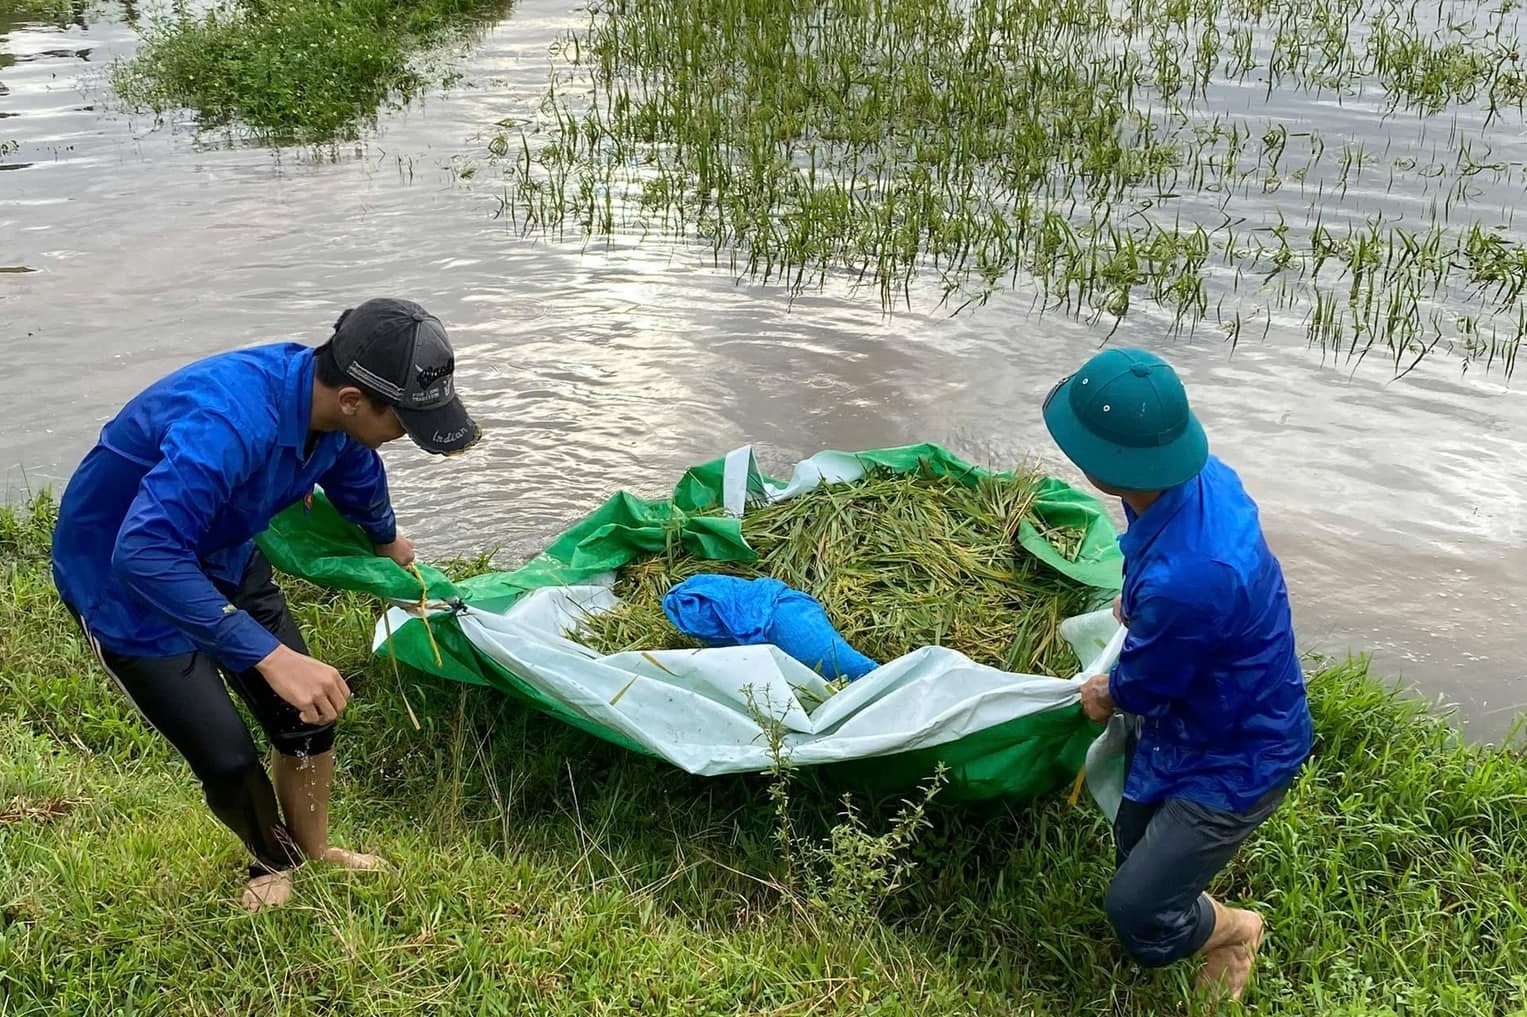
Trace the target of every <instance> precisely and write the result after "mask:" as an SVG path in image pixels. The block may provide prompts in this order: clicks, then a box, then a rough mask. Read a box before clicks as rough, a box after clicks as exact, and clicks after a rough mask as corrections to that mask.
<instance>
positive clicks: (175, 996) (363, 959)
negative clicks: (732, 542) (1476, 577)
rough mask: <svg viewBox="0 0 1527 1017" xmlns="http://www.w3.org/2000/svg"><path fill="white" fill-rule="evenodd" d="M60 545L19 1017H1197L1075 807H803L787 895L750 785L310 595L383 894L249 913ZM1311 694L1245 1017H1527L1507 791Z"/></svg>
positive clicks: (29, 815) (44, 582)
mask: <svg viewBox="0 0 1527 1017" xmlns="http://www.w3.org/2000/svg"><path fill="white" fill-rule="evenodd" d="M50 525H51V514H50V512H49V510H48V509H47V506H46V505H45V504H41V505H39V506H37V507H36V508H35V509H32V510H23V511H20V512H15V511H6V512H3V513H0V707H3V708H0V716H3V718H4V719H3V720H0V986H3V996H0V998H3V999H4V1006H3V1010H4V1012H5V1013H6V1014H8V1015H12V1014H14V1015H21V1014H42V1013H49V1014H51V1013H69V1014H77V1015H88V1014H104V1013H108V1012H109V1013H122V1012H132V1013H138V1014H160V1013H163V1014H171V1013H174V1014H208V1015H211V1014H226V1013H264V1014H340V1013H344V1014H414V1013H420V1014H422V1013H461V1014H474V1015H475V1014H567V1015H573V1014H577V1015H585V1014H617V1013H632V1014H634V1013H638V1012H640V1013H646V1014H675V1015H678V1014H686V1015H698V1014H743V1013H747V1014H760V1013H771V1014H845V1015H847V1014H853V1015H864V1014H887V1015H889V1014H939V1015H946V1014H950V1015H952V1014H993V1015H995V1014H1003V1015H1013V1014H1034V1015H1046V1017H1051V1015H1053V1017H1061V1015H1073V1014H1147V1013H1149V1014H1170V1013H1178V1012H1183V1010H1182V1006H1181V1001H1182V1000H1183V998H1184V994H1183V990H1184V985H1185V983H1186V981H1187V979H1188V978H1189V977H1190V975H1191V971H1190V969H1187V968H1185V967H1179V968H1177V969H1173V970H1169V971H1167V972H1162V973H1143V972H1138V971H1136V970H1135V969H1134V968H1133V967H1132V966H1131V965H1129V964H1128V963H1127V962H1125V961H1123V960H1121V958H1120V955H1119V952H1118V950H1117V949H1116V947H1115V946H1114V945H1113V943H1112V941H1111V939H1110V937H1109V935H1108V930H1107V926H1106V922H1105V920H1104V916H1103V914H1102V911H1101V899H1102V891H1103V888H1104V886H1105V885H1106V881H1107V879H1108V875H1109V871H1110V865H1109V852H1110V841H1109V838H1108V834H1107V830H1106V827H1105V825H1104V824H1103V823H1102V822H1100V820H1099V819H1098V818H1097V816H1096V815H1095V814H1094V812H1093V811H1091V810H1090V809H1088V808H1070V807H1067V805H1066V804H1065V802H1064V801H1061V800H1049V801H1044V802H1040V803H1037V804H1034V805H1024V806H1014V807H1000V808H985V809H960V810H954V809H946V808H940V807H939V805H938V802H937V798H936V797H935V799H934V802H933V805H932V806H931V807H930V808H929V810H928V812H927V815H926V819H927V825H926V826H924V827H919V828H916V830H915V836H914V837H913V838H912V840H911V843H910V845H908V846H906V847H905V848H904V849H903V850H900V851H898V852H895V853H894V854H893V855H892V856H891V857H890V858H889V859H887V858H881V859H880V861H879V862H876V861H875V859H876V857H877V852H878V851H879V849H881V848H885V847H893V846H894V845H893V844H891V843H890V842H889V841H888V840H887V839H886V838H884V837H882V834H883V833H884V832H885V831H886V829H887V826H888V821H889V817H890V816H892V815H893V814H894V812H895V811H896V810H895V807H894V803H891V804H885V805H876V804H874V803H859V805H860V809H861V815H862V817H863V818H862V825H861V826H855V825H854V824H852V823H843V822H842V821H841V817H840V816H839V815H838V810H839V808H840V804H839V803H838V802H836V801H834V800H832V799H830V798H828V797H824V796H823V795H822V794H821V793H819V792H818V791H816V790H814V789H812V788H811V787H809V786H805V785H795V786H793V787H792V788H791V800H790V803H789V809H790V815H791V817H792V820H793V821H794V825H795V828H796V832H797V836H798V837H800V838H801V840H799V841H797V842H796V844H797V847H800V846H802V845H806V846H809V845H811V844H818V845H820V844H823V843H826V842H827V841H826V838H827V837H829V836H833V837H834V838H835V839H834V840H833V841H832V843H833V844H834V845H835V850H836V852H837V854H836V857H837V858H838V860H839V864H837V865H836V866H833V865H829V864H826V863H825V862H824V861H823V859H822V858H821V857H820V856H813V855H812V854H811V853H810V852H809V851H807V852H805V854H804V855H803V857H805V858H806V859H807V861H808V863H809V864H808V867H807V868H806V869H805V870H803V871H804V872H807V873H814V874H815V876H816V877H817V878H814V879H808V878H805V877H804V876H803V875H802V873H801V871H798V872H797V874H796V875H795V876H794V877H792V876H790V875H789V874H788V873H787V872H786V870H785V869H784V867H783V866H782V865H781V863H780V862H779V858H780V848H779V844H778V842H777V840H776V839H775V833H776V828H777V822H776V818H775V813H774V807H773V804H772V802H771V799H770V796H769V793H768V787H767V781H766V780H765V779H763V778H759V779H718V780H699V779H692V778H688V777H686V776H684V775H682V774H679V773H677V772H675V771H673V770H672V769H671V768H668V767H666V766H664V765H662V764H658V763H655V762H652V761H649V760H644V759H640V758H637V757H634V756H632V755H630V754H627V753H624V752H622V751H620V750H617V749H614V748H612V747H609V746H607V745H605V744H603V743H601V742H598V741H595V740H592V739H590V738H587V737H585V736H582V735H580V734H578V733H576V732H574V731H571V730H570V729H567V728H565V727H564V726H562V725H558V724H555V723H552V722H550V721H547V720H545V719H543V718H541V717H539V716H538V715H535V714H529V713H526V712H524V711H522V710H520V709H518V708H515V707H513V706H511V705H509V704H507V703H506V702H504V701H503V700H502V699H501V698H500V697H497V696H495V695H493V694H491V693H489V692H486V691H484V690H473V689H465V690H464V689H458V688H454V687H446V686H444V685H443V684H441V683H437V682H434V681H431V680H427V679H419V678H416V677H412V676H409V675H406V674H405V675H402V676H399V675H395V674H394V673H393V672H392V671H391V669H390V668H388V667H386V666H376V665H374V664H373V663H372V662H371V661H369V660H368V659H367V657H366V655H365V653H364V649H365V647H366V645H367V640H368V637H369V634H370V631H371V620H372V618H373V617H374V615H373V613H372V608H371V606H370V605H368V604H365V603H363V602H360V601H358V600H355V599H352V598H349V597H336V596H331V595H325V594H321V593H319V592H318V591H315V590H312V589H308V588H300V587H294V589H295V590H296V591H297V604H298V611H299V615H300V618H301V620H302V622H303V624H304V626H305V627H306V628H307V629H308V631H309V632H310V633H311V634H312V636H313V638H314V641H315V644H316V646H317V648H318V650H319V652H320V653H321V654H323V655H324V656H326V657H327V658H328V659H330V660H332V661H333V662H334V663H335V664H336V666H338V667H340V668H341V670H342V671H344V672H345V673H346V674H347V675H349V676H351V678H352V680H353V682H354V684H355V687H356V690H357V692H356V698H355V700H354V701H353V703H352V705H351V708H350V710H349V711H348V712H347V713H346V715H345V717H344V719H343V721H342V725H341V731H342V735H341V738H342V742H341V744H342V751H343V753H344V756H345V760H346V765H345V768H344V771H343V774H342V779H341V782H340V785H339V787H338V788H337V791H336V808H335V823H336V829H337V839H339V838H342V842H344V843H353V844H356V845H359V846H362V847H365V848H368V849H374V850H377V851H379V852H381V853H382V854H384V855H385V856H386V857H388V858H389V859H390V860H392V861H393V862H394V863H395V864H396V865H397V866H398V871H397V872H394V873H389V874H380V875H378V874H364V875H361V874H344V873H338V872H332V871H321V870H317V869H312V870H309V871H304V872H302V873H300V874H299V879H298V887H297V889H298V894H299V901H300V903H299V904H298V905H297V906H296V907H293V908H291V909H288V910H285V911H281V912H273V913H269V914H264V915H258V916H248V915H245V914H243V913H242V912H240V911H239V910H238V909H237V907H236V905H235V904H234V903H233V901H234V899H235V896H236V891H237V887H238V883H237V879H238V872H239V856H238V853H237V851H236V850H235V847H234V844H233V843H232V840H231V837H229V836H227V835H225V834H224V833H223V832H222V831H221V829H220V828H219V827H217V826H216V824H215V823H214V822H213V820H212V819H211V818H210V817H209V816H208V815H207V814H206V811H205V809H204V807H203V806H202V805H201V803H200V801H199V798H198V795H197V794H196V792H195V791H194V790H193V788H192V786H191V784H190V783H189V782H188V779H187V774H186V771H185V769H184V767H183V765H182V764H180V763H179V762H178V761H177V760H175V759H173V757H172V756H171V755H170V754H169V753H168V752H167V751H166V749H165V748H164V747H163V746H162V745H161V743H160V742H159V741H157V740H156V739H155V738H154V737H153V736H152V735H150V734H149V733H147V732H146V731H145V730H144V729H143V728H142V726H141V725H140V724H138V723H137V722H136V721H135V720H133V719H132V718H131V716H130V715H129V714H128V712H127V711H126V710H125V709H124V707H123V704H122V701H121V699H120V697H119V695H118V694H116V693H115V692H114V691H113V690H112V689H111V688H110V687H109V685H108V683H107V682H106V681H105V680H103V678H102V677H101V676H100V675H99V674H98V673H97V672H96V671H95V670H94V669H93V668H92V667H91V665H90V662H89V659H88V656H87V654H86V652H85V650H84V648H83V647H82V646H81V645H80V643H79V641H78V640H77V639H76V638H75V637H74V634H73V632H72V631H71V628H70V623H69V621H68V618H67V616H66V614H65V613H64V611H63V610H62V608H61V607H60V605H59V604H58V602H57V600H56V598H55V596H54V594H53V592H52V590H51V586H50V583H49V580H48V570H47V553H46V536H47V533H48V530H49V527H50ZM1311 695H1312V699H1313V703H1314V708H1315V711H1316V716H1317V720H1318V731H1319V737H1318V744H1317V749H1316V756H1315V758H1314V760H1313V762H1312V763H1311V765H1310V767H1309V768H1308V770H1307V772H1306V773H1305V775H1304V776H1303V778H1302V780H1301V781H1300V783H1299V785H1298V788H1297V790H1296V792H1295V793H1294V795H1293V796H1292V798H1291V799H1290V801H1289V803H1288V804H1287V805H1286V806H1285V807H1284V808H1283V810H1282V811H1281V812H1280V813H1279V814H1278V815H1277V817H1276V818H1275V819H1274V820H1273V821H1272V822H1271V823H1269V824H1268V825H1267V826H1266V827H1265V828H1264V830H1263V832H1262V833H1261V834H1259V835H1258V836H1257V837H1256V838H1255V840H1254V841H1253V842H1252V843H1251V844H1250V845H1249V847H1248V848H1247V849H1246V851H1245V852H1244V853H1243V854H1242V855H1241V857H1240V858H1239V860H1238V861H1237V862H1236V863H1235V864H1234V866H1233V868H1232V869H1231V870H1230V871H1229V872H1228V873H1227V874H1226V875H1225V876H1224V878H1223V879H1222V880H1221V881H1220V884H1219V885H1218V887H1217V889H1218V891H1219V892H1220V893H1222V894H1224V895H1225V896H1226V897H1227V898H1229V899H1230V900H1232V901H1238V902H1253V903H1255V904H1257V905H1258V906H1260V907H1262V908H1264V909H1265V911H1266V914H1267V915H1268V917H1269V924H1270V929H1271V935H1270V939H1269V941H1268V946H1267V951H1266V956H1265V959H1264V961H1263V963H1262V965H1261V967H1260V969H1259V976H1258V978H1257V979H1256V981H1255V982H1254V983H1253V988H1252V991H1251V994H1250V996H1249V997H1248V1002H1249V1004H1250V1005H1251V1007H1253V1008H1254V1009H1255V1011H1256V1012H1259V1013H1268V1014H1301V1015H1305V1014H1308V1015H1316V1014H1319V1015H1321V1017H1348V1015H1351V1017H1355V1015H1359V1014H1361V1015H1364V1017H1368V1015H1382V1014H1405V1015H1409V1014H1434V1013H1435V1014H1443V1013H1446V1014H1452V1015H1487V1014H1489V1015H1495V1014H1515V1013H1524V1012H1527V979H1524V976H1523V975H1522V972H1524V971H1527V907H1524V903H1523V891H1522V889H1521V887H1523V886H1524V885H1527V871H1524V870H1527V762H1524V761H1523V760H1522V759H1521V758H1520V757H1519V756H1517V755H1515V754H1513V753H1508V752H1504V751H1500V750H1494V749H1484V748H1471V747H1466V746H1464V745H1461V744H1459V743H1458V742H1457V741H1456V740H1455V738H1454V736H1453V735H1452V734H1451V732H1450V731H1449V729H1448V728H1447V727H1446V725H1444V724H1442V723H1441V722H1440V721H1438V720H1436V719H1435V718H1430V717H1427V716H1425V715H1424V714H1423V713H1421V712H1420V708H1419V707H1416V706H1413V705H1410V704H1407V703H1404V702H1401V701H1397V700H1395V699H1393V698H1391V697H1390V696H1388V695H1387V694H1385V693H1384V692H1383V691H1382V690H1381V689H1380V687H1379V686H1378V685H1377V684H1376V683H1375V682H1374V681H1373V680H1371V679H1370V678H1369V677H1368V676H1367V675H1366V674H1365V673H1364V670H1363V668H1362V667H1361V666H1360V665H1357V664H1344V665H1339V666H1334V667H1329V668H1327V669H1324V670H1321V671H1319V672H1318V673H1315V674H1313V675H1312V678H1311ZM405 701H406V703H407V704H408V705H405ZM409 706H411V707H412V710H413V712H414V714H416V715H417V717H418V720H419V725H420V728H419V729H416V728H415V727H414V725H413V723H412V722H411V721H410V719H409V712H408V707H409ZM855 859H858V860H857V861H856V860H855ZM898 861H899V862H901V863H905V867H903V868H902V869H901V870H900V873H899V876H896V878H894V879H893V880H891V882H890V883H888V882H887V876H888V875H895V873H896V871H897V869H896V865H895V863H896V862H898ZM883 863H889V864H883ZM877 870H879V871H880V872H881V873H882V874H877ZM825 900H831V901H832V902H833V906H832V907H831V908H828V907H824V906H823V904H822V902H823V901H825Z"/></svg>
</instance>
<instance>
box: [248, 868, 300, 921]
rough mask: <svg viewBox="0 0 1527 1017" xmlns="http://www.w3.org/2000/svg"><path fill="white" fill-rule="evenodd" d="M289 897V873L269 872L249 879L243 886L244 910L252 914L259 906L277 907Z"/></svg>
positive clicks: (290, 878) (290, 876)
mask: <svg viewBox="0 0 1527 1017" xmlns="http://www.w3.org/2000/svg"><path fill="white" fill-rule="evenodd" d="M291 898H292V875H291V873H289V872H269V873H266V874H265V875H263V876H256V877H255V878H253V879H251V880H250V881H249V885H248V886H246V887H245V888H244V898H243V904H244V910H245V911H248V912H250V913H251V914H252V913H254V912H256V911H259V910H260V909H261V908H278V907H280V906H281V905H283V904H285V903H286V902H287V901H289V900H291Z"/></svg>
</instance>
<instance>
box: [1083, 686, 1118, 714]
mask: <svg viewBox="0 0 1527 1017" xmlns="http://www.w3.org/2000/svg"><path fill="white" fill-rule="evenodd" d="M1082 712H1083V713H1085V714H1086V715H1087V719H1088V720H1093V721H1096V722H1097V723H1099V724H1106V723H1108V718H1109V717H1112V716H1113V714H1114V705H1113V697H1111V696H1110V695H1109V694H1108V676H1107V675H1106V674H1095V675H1093V676H1092V677H1091V678H1088V679H1087V680H1086V681H1085V682H1083V683H1082Z"/></svg>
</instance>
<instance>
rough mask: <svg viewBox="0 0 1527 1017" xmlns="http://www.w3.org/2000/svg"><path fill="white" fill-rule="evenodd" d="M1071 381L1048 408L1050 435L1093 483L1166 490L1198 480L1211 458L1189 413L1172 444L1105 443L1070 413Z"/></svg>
mask: <svg viewBox="0 0 1527 1017" xmlns="http://www.w3.org/2000/svg"><path fill="white" fill-rule="evenodd" d="M1071 385H1072V379H1069V378H1068V379H1066V381H1065V382H1063V383H1062V384H1061V385H1060V386H1059V387H1057V388H1056V390H1055V391H1054V393H1053V394H1052V395H1051V396H1050V399H1049V401H1048V402H1047V403H1046V404H1045V408H1044V419H1045V426H1046V427H1047V428H1049V430H1050V437H1052V438H1054V439H1055V444H1056V445H1058V446H1059V447H1060V450H1061V451H1062V452H1063V453H1065V455H1066V458H1067V459H1069V460H1071V462H1073V463H1074V464H1076V467H1077V469H1079V470H1081V471H1082V472H1083V473H1085V474H1087V476H1089V477H1091V478H1092V479H1093V480H1097V481H1100V482H1102V483H1103V484H1106V485H1107V486H1109V487H1113V488H1118V489H1119V490H1122V491H1165V490H1166V489H1167V488H1170V487H1176V486H1177V485H1178V484H1184V483H1187V482H1188V481H1189V480H1192V479H1193V478H1194V477H1196V476H1198V474H1199V472H1200V471H1201V470H1203V468H1204V464H1205V463H1206V462H1207V461H1208V459H1209V439H1208V437H1207V436H1206V435H1205V434H1204V429H1203V426H1202V425H1201V424H1200V423H1199V422H1198V418H1197V417H1196V416H1194V415H1193V414H1192V413H1191V412H1190V413H1189V414H1188V427H1187V430H1186V431H1184V432H1183V434H1182V436H1181V437H1180V438H1178V439H1177V440H1176V441H1174V442H1172V443H1171V444H1168V445H1152V446H1149V447H1146V448H1132V447H1130V446H1127V445H1116V444H1114V443H1113V442H1111V441H1105V440H1103V439H1102V438H1099V437H1097V436H1096V435H1094V434H1093V433H1092V432H1091V431H1089V430H1088V429H1087V428H1086V427H1085V426H1084V425H1083V424H1082V422H1081V420H1079V419H1078V418H1077V416H1076V413H1075V412H1074V411H1073V410H1072V409H1071V392H1070V388H1071Z"/></svg>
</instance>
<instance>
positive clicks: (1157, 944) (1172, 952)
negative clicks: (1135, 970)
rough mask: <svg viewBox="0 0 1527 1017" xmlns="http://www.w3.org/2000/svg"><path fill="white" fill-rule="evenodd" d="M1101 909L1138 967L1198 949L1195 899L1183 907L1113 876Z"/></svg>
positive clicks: (1175, 958)
mask: <svg viewBox="0 0 1527 1017" xmlns="http://www.w3.org/2000/svg"><path fill="white" fill-rule="evenodd" d="M1103 910H1104V911H1106V912H1107V913H1108V921H1109V922H1110V923H1111V924H1112V925H1113V928H1114V932H1115V933H1116V934H1117V935H1118V937H1119V942H1120V944H1121V945H1122V946H1123V947H1124V950H1125V952H1126V953H1128V954H1129V956H1130V957H1131V958H1132V959H1133V960H1134V961H1135V963H1137V964H1139V965H1140V966H1141V967H1145V968H1159V967H1165V966H1166V965H1168V964H1171V963H1173V962H1175V961H1178V960H1181V959H1182V958H1184V957H1186V956H1188V955H1189V954H1191V953H1192V952H1193V951H1194V950H1196V949H1197V948H1198V942H1197V940H1198V939H1199V938H1200V931H1201V930H1200V926H1201V922H1202V919H1201V917H1200V915H1199V901H1198V900H1197V898H1195V899H1194V900H1192V901H1191V902H1189V904H1188V905H1187V906H1186V907H1184V906H1183V904H1182V903H1181V902H1180V901H1173V900H1166V899H1163V898H1161V897H1160V896H1159V895H1155V894H1152V893H1151V888H1150V887H1140V886H1131V885H1129V884H1128V883H1127V882H1126V881H1124V880H1121V879H1119V878H1117V877H1115V878H1114V880H1113V882H1112V883H1110V884H1109V886H1108V893H1107V895H1106V896H1105V897H1104V899H1103Z"/></svg>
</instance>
